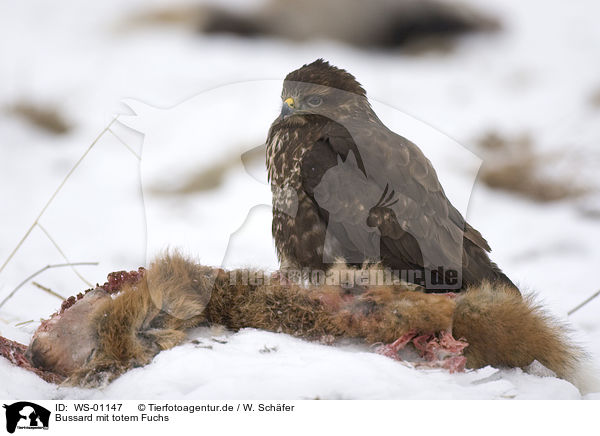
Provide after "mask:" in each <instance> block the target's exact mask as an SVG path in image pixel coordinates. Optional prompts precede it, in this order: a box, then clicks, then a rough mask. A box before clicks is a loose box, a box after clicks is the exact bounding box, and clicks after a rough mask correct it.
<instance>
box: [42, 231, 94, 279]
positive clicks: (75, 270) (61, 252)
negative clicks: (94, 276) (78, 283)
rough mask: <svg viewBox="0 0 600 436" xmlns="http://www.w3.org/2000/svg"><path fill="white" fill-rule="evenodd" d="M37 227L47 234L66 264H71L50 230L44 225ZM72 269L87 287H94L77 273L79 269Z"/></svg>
mask: <svg viewBox="0 0 600 436" xmlns="http://www.w3.org/2000/svg"><path fill="white" fill-rule="evenodd" d="M37 226H38V227H39V228H40V229H41V230H42V232H44V233H45V234H46V236H47V237H48V239H49V240H50V242H52V245H54V247H56V249H57V250H58V252H59V253H60V255H61V256H62V257H63V259H64V260H65V262H67V263H70V262H71V261H70V260H69V259H68V258H67V255H66V254H65V253H64V251H62V249H61V248H60V247H59V245H58V244H57V243H56V241H55V240H54V238H53V237H52V236H50V233H49V232H48V230H46V228H45V227H44V226H42V223H40V222H38V223H37ZM71 269H72V270H73V272H74V273H75V274H76V275H77V277H79V278H80V279H81V280H82V281H83V283H85V284H86V285H87V286H90V287H92V286H93V285H92V284H91V283H90V282H88V281H87V280H86V279H85V277H83V276H82V275H81V274H80V273H79V271H77V268H75V267H74V266H72V267H71Z"/></svg>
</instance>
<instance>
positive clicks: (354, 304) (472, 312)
mask: <svg viewBox="0 0 600 436" xmlns="http://www.w3.org/2000/svg"><path fill="white" fill-rule="evenodd" d="M240 275H241V274H238V277H239V276H240ZM231 277H232V275H231V274H230V273H228V272H226V271H223V270H220V269H216V268H210V267H206V266H202V265H199V264H196V263H194V262H191V261H189V260H186V259H184V258H183V257H181V256H179V255H167V256H165V257H163V258H161V259H158V260H157V261H155V262H154V263H153V264H152V265H151V267H150V268H149V269H148V271H147V272H146V274H145V275H144V277H143V278H142V279H141V280H140V281H139V282H137V283H136V284H131V283H126V284H125V285H124V286H123V288H122V289H121V292H120V293H119V294H118V295H117V296H116V297H113V296H110V295H108V294H107V295H106V296H101V297H100V298H97V297H98V296H97V295H96V296H94V298H89V299H88V298H87V296H86V297H84V298H83V299H81V300H79V301H78V302H77V304H75V305H74V306H73V308H77V307H78V306H81V308H80V309H79V310H80V311H81V313H82V315H81V316H80V317H78V316H77V312H73V315H72V316H71V317H70V318H69V319H68V321H69V322H70V323H74V324H78V323H80V324H81V325H79V326H78V327H77V330H78V334H77V335H73V336H72V339H71V340H65V337H64V335H62V336H61V335H55V334H53V331H52V330H50V331H49V332H48V331H46V332H44V333H43V334H36V336H34V339H33V340H32V343H31V345H30V347H29V350H28V352H27V355H28V357H29V359H30V361H31V362H33V364H34V366H35V367H36V368H39V369H40V370H45V371H51V372H54V373H58V374H60V375H62V376H63V377H65V378H66V383H67V384H71V385H81V386H97V385H99V384H103V383H106V382H108V381H110V380H112V379H114V378H115V377H117V376H119V375H120V374H122V373H123V372H125V371H127V370H128V369H131V368H133V367H138V366H142V365H146V364H148V363H149V362H150V361H151V360H152V358H153V357H154V356H155V355H156V354H157V353H159V352H160V351H161V350H165V349H168V348H172V347H174V346H175V345H177V344H179V343H181V342H182V341H183V340H184V339H185V337H186V333H185V332H186V330H187V329H189V328H191V327H194V326H198V325H200V324H202V323H217V324H221V325H224V326H225V327H227V328H229V329H234V330H237V329H240V328H244V327H254V328H259V329H265V330H271V331H276V332H283V333H287V334H290V335H294V336H298V337H302V338H306V339H311V340H323V339H324V338H327V339H326V340H327V342H333V341H335V339H338V338H354V339H358V340H361V341H364V342H366V343H367V344H373V343H377V342H382V343H390V342H393V341H394V340H395V339H397V338H399V337H401V336H403V335H404V334H406V333H407V332H411V331H415V332H419V333H424V334H426V333H432V332H442V331H443V332H452V334H453V335H454V337H456V338H464V340H465V341H466V342H467V343H468V344H469V345H468V347H467V348H466V349H465V351H464V356H465V357H466V359H467V367H469V368H479V367H482V366H486V365H493V366H505V367H524V366H527V365H529V364H530V363H532V361H534V360H538V361H539V362H541V363H542V364H543V365H545V366H546V367H547V368H549V369H551V370H553V371H554V372H555V373H556V374H557V375H558V376H559V377H562V378H566V379H569V378H570V377H572V375H573V373H574V371H575V368H576V366H577V365H578V362H579V361H580V360H581V359H582V357H583V355H582V352H581V351H580V350H579V349H578V348H576V347H574V346H572V345H571V344H570V343H569V340H568V338H567V337H566V336H565V334H564V328H563V327H562V326H561V325H560V324H558V323H557V322H555V321H554V320H553V319H551V318H550V317H549V316H548V315H546V314H545V312H544V311H543V310H542V309H541V308H540V307H539V306H538V305H536V303H535V302H534V301H533V299H532V298H531V297H524V298H522V297H521V296H520V295H517V294H516V293H515V292H514V290H513V289H512V288H510V289H509V288H505V287H503V286H496V285H494V286H492V285H490V284H483V285H481V286H479V287H477V288H472V289H468V290H467V291H466V292H464V293H462V294H459V295H458V296H457V297H456V298H450V297H448V296H445V295H435V294H426V293H422V292H417V291H414V290H411V288H410V287H409V286H403V285H397V286H374V287H367V288H365V289H364V290H363V291H361V292H358V293H356V292H355V293H352V292H350V291H348V290H347V289H343V288H342V287H339V286H319V287H313V288H306V287H302V286H298V285H295V284H279V283H277V284H268V285H249V284H242V283H240V282H239V281H237V280H232V279H231ZM93 292H98V290H96V291H93ZM87 300H90V301H89V302H88V301H87ZM89 305H92V307H86V306H89ZM73 308H70V309H68V310H72V309H73ZM83 314H84V315H83ZM65 322H66V321H65ZM57 323H58V324H60V323H61V320H58V321H57ZM86 328H88V329H89V332H87V331H86V330H85V329H86ZM40 330H41V329H40ZM54 330H56V328H55V329H54ZM81 332H83V333H81ZM83 348H84V349H89V350H91V351H90V353H87V354H86V353H83V354H84V355H82V356H77V355H75V354H74V353H73V352H72V351H73V350H75V349H77V350H80V349H83ZM80 354H82V353H80ZM64 356H72V359H73V361H72V362H67V363H65V361H64V360H65V357H64ZM73 368H76V369H73Z"/></svg>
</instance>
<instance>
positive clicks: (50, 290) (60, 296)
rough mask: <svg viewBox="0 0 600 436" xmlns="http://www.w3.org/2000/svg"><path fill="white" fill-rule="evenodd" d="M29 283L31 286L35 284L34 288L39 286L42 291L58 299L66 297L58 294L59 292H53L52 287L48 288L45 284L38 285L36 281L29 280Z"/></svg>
mask: <svg viewBox="0 0 600 436" xmlns="http://www.w3.org/2000/svg"><path fill="white" fill-rule="evenodd" d="M31 284H32V285H33V286H35V287H36V288H40V289H41V290H42V291H44V292H47V293H49V294H50V295H52V296H54V297H56V298H58V299H59V300H62V301H64V300H66V298H65V297H63V296H62V295H60V294H59V293H56V292H54V291H53V290H52V289H50V288H48V287H46V286H43V285H40V284H39V283H38V282H31Z"/></svg>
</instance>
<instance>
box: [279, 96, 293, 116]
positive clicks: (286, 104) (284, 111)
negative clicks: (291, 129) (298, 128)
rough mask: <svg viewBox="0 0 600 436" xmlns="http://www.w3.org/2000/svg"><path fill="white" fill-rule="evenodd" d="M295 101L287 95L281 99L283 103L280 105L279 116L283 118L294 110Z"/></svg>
mask: <svg viewBox="0 0 600 436" xmlns="http://www.w3.org/2000/svg"><path fill="white" fill-rule="evenodd" d="M294 108H295V102H294V99H293V98H292V97H288V98H286V99H285V100H284V101H283V105H282V106H281V114H280V116H281V118H285V117H287V116H288V115H291V114H292V113H293V112H294Z"/></svg>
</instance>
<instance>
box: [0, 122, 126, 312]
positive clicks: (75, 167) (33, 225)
mask: <svg viewBox="0 0 600 436" xmlns="http://www.w3.org/2000/svg"><path fill="white" fill-rule="evenodd" d="M118 118H119V117H118V116H116V117H115V118H113V120H112V121H111V122H110V123H108V125H107V126H106V127H105V128H104V129H103V130H102V132H100V134H99V135H98V136H97V137H96V139H94V141H93V142H92V143H91V144H90V146H89V147H88V148H87V150H86V151H85V153H83V155H81V157H80V158H79V160H77V162H75V165H73V167H72V168H71V169H70V170H69V172H68V173H67V175H66V176H65V178H64V179H63V181H62V182H61V183H60V185H58V188H56V190H55V191H54V193H53V194H52V196H51V197H50V199H49V200H48V201H47V202H46V204H45V205H44V207H43V208H42V210H41V211H40V213H39V214H38V216H37V218H36V219H35V220H34V221H33V224H31V226H30V227H29V229H28V230H27V231H26V232H25V234H24V235H23V237H22V238H21V240H20V241H19V243H18V244H17V246H16V247H15V248H14V249H13V251H12V252H11V253H10V254H9V255H8V258H7V259H6V260H5V261H4V263H3V264H2V266H0V273H2V271H4V268H6V265H8V262H10V261H11V259H12V258H13V256H14V255H15V254H16V253H17V251H18V250H19V248H21V246H22V245H23V243H24V242H25V240H26V239H27V238H28V237H29V235H30V234H31V232H32V231H33V229H34V228H35V226H36V225H37V223H38V221H39V220H40V218H41V217H42V215H44V213H45V212H46V209H48V207H49V206H50V204H51V203H52V202H53V201H54V199H55V198H56V196H57V195H58V193H59V192H60V191H61V189H62V188H63V186H65V183H67V180H69V178H70V177H71V175H72V174H73V173H74V172H75V170H76V169H77V167H79V165H80V164H81V162H82V161H83V160H84V159H85V157H86V156H87V155H88V154H89V152H90V151H91V150H92V148H94V145H96V143H97V142H98V141H99V140H100V138H102V136H103V135H104V134H105V133H106V131H107V130H109V129H110V126H112V125H113V123H114V122H115V121H117V119H118ZM2 303H4V302H2ZM0 307H2V304H0Z"/></svg>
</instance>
